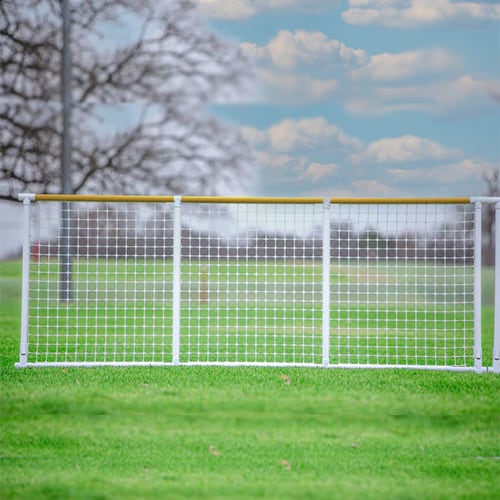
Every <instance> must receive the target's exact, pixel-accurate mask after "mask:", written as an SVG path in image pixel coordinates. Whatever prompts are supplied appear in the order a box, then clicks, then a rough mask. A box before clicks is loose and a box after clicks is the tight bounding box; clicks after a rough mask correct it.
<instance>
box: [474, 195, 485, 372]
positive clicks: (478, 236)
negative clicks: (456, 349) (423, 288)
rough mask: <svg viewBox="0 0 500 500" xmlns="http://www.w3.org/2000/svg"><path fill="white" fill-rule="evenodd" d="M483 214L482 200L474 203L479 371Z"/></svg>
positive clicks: (479, 359) (477, 364) (479, 358)
mask: <svg viewBox="0 0 500 500" xmlns="http://www.w3.org/2000/svg"><path fill="white" fill-rule="evenodd" d="M482 215H483V204H482V203H481V201H476V202H475V203H474V368H475V369H476V371H477V372H478V373H479V372H481V370H482V363H483V354H482V352H483V348H482V340H481V328H482V323H481V308H482V290H481V271H482V256H481V253H482V248H483V245H482V226H483V224H482Z"/></svg>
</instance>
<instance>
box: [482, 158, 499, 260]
mask: <svg viewBox="0 0 500 500" xmlns="http://www.w3.org/2000/svg"><path fill="white" fill-rule="evenodd" d="M483 179H484V182H485V184H486V193H485V195H486V196H497V197H500V167H496V168H492V169H490V170H486V171H485V172H484V173H483ZM494 264H495V204H494V203H488V204H486V203H485V204H484V208H483V265H485V266H493V265H494Z"/></svg>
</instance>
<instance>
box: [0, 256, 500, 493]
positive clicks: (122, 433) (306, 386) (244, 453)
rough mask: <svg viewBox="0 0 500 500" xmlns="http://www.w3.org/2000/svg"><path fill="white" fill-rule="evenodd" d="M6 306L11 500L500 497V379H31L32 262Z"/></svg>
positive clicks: (280, 372) (1, 369) (0, 474)
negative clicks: (25, 344)
mask: <svg viewBox="0 0 500 500" xmlns="http://www.w3.org/2000/svg"><path fill="white" fill-rule="evenodd" d="M0 304H1V306H0V308H1V309H0V388H1V394H0V425H1V429H0V497H1V498H30V499H31V498H61V499H62V498H261V497H265V498H325V499H326V498H328V499H330V498H364V499H366V498H415V499H417V498H418V499H421V498H482V499H485V498H491V499H494V498H495V499H496V498H498V491H499V490H500V399H499V394H500V377H499V376H497V375H494V374H482V375H478V374H475V373H449V372H422V371H404V370H380V371H377V370H338V369H337V370H322V369H304V368H302V369H301V368H294V369H291V368H287V369H271V368H265V369H264V368H220V367H219V368H216V367H210V368H209V367H189V368H187V367H175V368H174V367H166V368H149V367H141V368H92V369H76V368H71V369H26V370H16V369H15V368H14V363H15V361H17V357H18V337H19V326H20V325H19V317H20V265H19V263H18V262H14V263H6V262H1V263H0ZM492 323H493V308H492V307H491V306H488V307H485V309H484V311H483V327H484V330H485V331H491V329H492ZM485 354H486V353H485Z"/></svg>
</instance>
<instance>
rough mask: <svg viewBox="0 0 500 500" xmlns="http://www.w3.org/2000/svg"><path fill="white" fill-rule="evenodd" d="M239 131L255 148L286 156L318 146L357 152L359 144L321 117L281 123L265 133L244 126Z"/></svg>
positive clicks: (356, 140)
mask: <svg viewBox="0 0 500 500" xmlns="http://www.w3.org/2000/svg"><path fill="white" fill-rule="evenodd" d="M242 132H243V133H244V134H245V136H246V137H247V138H248V139H249V140H253V141H254V144H256V145H263V146H266V147H269V148H271V149H272V150H273V151H277V152H280V153H288V152H291V151H297V150H302V149H313V148H317V147H324V148H340V149H342V150H350V151H352V150H357V149H359V148H360V147H361V142H360V141H359V140H358V139H356V138H354V137H351V136H349V135H347V134H346V133H345V132H343V131H342V130H341V129H340V128H339V127H338V126H337V125H334V124H332V123H329V122H328V121H327V120H326V119H325V118H323V117H316V118H304V119H302V120H283V121H281V122H280V123H277V124H276V125H273V126H272V127H270V128H268V129H267V130H265V131H262V130H257V129H254V128H250V127H246V128H243V129H242Z"/></svg>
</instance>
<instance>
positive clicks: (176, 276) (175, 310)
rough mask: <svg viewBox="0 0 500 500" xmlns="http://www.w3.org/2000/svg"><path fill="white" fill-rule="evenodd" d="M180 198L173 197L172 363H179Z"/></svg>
mask: <svg viewBox="0 0 500 500" xmlns="http://www.w3.org/2000/svg"><path fill="white" fill-rule="evenodd" d="M181 233H182V228H181V196H175V197H174V242H173V245H174V248H173V284H172V286H173V296H172V363H173V364H174V365H178V364H179V362H180V337H181V335H180V327H181Z"/></svg>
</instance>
